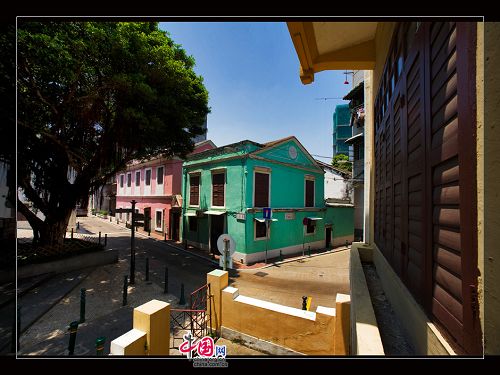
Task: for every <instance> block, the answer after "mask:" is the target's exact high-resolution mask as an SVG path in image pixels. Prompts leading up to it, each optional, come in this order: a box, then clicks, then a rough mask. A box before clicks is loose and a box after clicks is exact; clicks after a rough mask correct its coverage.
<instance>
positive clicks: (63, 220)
mask: <svg viewBox="0 0 500 375" xmlns="http://www.w3.org/2000/svg"><path fill="white" fill-rule="evenodd" d="M66 210H67V212H65V213H64V215H58V217H56V218H53V217H47V218H46V219H45V221H44V223H43V225H42V227H41V228H40V232H39V233H40V242H39V243H40V245H42V246H43V245H62V244H63V241H64V236H65V234H66V228H67V227H68V222H69V218H70V216H71V213H72V211H73V209H72V208H70V209H66Z"/></svg>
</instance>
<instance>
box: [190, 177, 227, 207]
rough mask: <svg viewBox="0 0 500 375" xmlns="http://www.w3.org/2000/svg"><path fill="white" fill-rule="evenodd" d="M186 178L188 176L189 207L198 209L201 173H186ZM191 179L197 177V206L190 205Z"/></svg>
mask: <svg viewBox="0 0 500 375" xmlns="http://www.w3.org/2000/svg"><path fill="white" fill-rule="evenodd" d="M188 176H189V207H200V200H201V199H200V193H201V173H200V172H191V173H188ZM191 177H198V203H197V204H192V203H191ZM224 193H225V192H224ZM224 195H225V194H224ZM224 198H225V196H224Z"/></svg>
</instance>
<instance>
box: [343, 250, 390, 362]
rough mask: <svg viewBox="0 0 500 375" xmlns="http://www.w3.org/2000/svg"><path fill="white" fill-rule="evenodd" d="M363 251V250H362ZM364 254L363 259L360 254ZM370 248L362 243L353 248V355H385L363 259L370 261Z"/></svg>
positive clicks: (351, 255)
mask: <svg viewBox="0 0 500 375" xmlns="http://www.w3.org/2000/svg"><path fill="white" fill-rule="evenodd" d="M361 249H362V250H361ZM360 250H361V251H362V252H363V258H361V256H360V252H361V251H360ZM369 250H370V248H369V247H368V246H367V245H365V244H363V243H360V242H354V243H353V244H352V246H351V254H350V262H349V274H350V280H351V296H352V301H351V314H350V315H351V317H350V321H351V353H352V354H353V355H385V352H384V347H383V345H382V338H381V337H380V331H379V328H378V324H377V319H376V317H375V312H374V311H373V305H372V300H371V298H370V292H369V291H368V286H367V284H366V279H365V273H364V271H363V267H362V265H361V259H363V261H366V260H367V259H370V256H368V255H367V254H368V253H369Z"/></svg>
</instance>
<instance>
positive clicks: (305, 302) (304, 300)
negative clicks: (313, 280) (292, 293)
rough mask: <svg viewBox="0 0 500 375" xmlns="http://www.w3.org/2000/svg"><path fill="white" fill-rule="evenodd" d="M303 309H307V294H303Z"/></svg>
mask: <svg viewBox="0 0 500 375" xmlns="http://www.w3.org/2000/svg"><path fill="white" fill-rule="evenodd" d="M302 310H307V296H302Z"/></svg>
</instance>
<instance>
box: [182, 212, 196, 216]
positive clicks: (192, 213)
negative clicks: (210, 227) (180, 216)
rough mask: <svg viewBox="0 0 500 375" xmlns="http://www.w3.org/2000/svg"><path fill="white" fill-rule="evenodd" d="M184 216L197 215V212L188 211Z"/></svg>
mask: <svg viewBox="0 0 500 375" xmlns="http://www.w3.org/2000/svg"><path fill="white" fill-rule="evenodd" d="M184 216H196V212H186V213H185V214H184Z"/></svg>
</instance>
